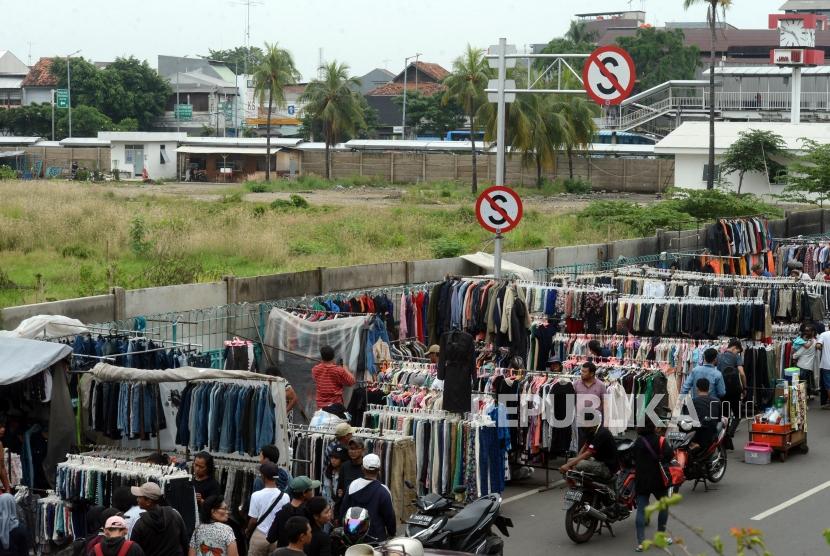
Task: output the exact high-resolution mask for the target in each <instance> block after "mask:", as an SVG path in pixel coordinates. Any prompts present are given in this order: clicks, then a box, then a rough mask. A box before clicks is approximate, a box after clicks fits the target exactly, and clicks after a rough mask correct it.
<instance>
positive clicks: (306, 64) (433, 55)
mask: <svg viewBox="0 0 830 556" xmlns="http://www.w3.org/2000/svg"><path fill="white" fill-rule="evenodd" d="M244 2H245V0H190V1H184V0H141V1H139V2H127V1H124V0H106V1H105V0H28V1H27V2H14V3H9V4H8V5H6V6H5V8H4V9H3V33H2V34H0V50H3V49H7V50H11V51H12V52H14V53H15V54H16V55H17V56H18V57H19V58H20V59H21V60H23V62H28V58H29V53H30V51H31V59H32V61H33V62H34V61H36V60H37V59H38V58H39V57H41V56H54V55H56V54H61V55H66V54H68V53H71V52H73V51H75V50H78V49H81V50H82V52H81V55H82V56H84V57H85V58H87V59H92V60H96V61H105V60H113V59H114V58H116V57H117V56H123V55H134V56H136V57H138V58H140V59H146V60H147V61H148V62H149V63H150V65H151V66H153V67H156V66H157V63H158V62H157V56H158V55H159V54H167V55H173V56H184V55H188V56H194V55H197V54H207V51H208V49H209V48H214V49H222V48H230V47H234V46H239V45H244V44H245V27H246V25H245V20H246V7H245V6H244ZM783 3H784V0H734V2H733V8H732V9H731V10H730V11H729V12H728V14H727V21H728V22H729V23H731V24H733V25H735V26H737V27H742V28H756V29H757V28H766V26H767V14H768V13H775V12H777V11H778V9H779V7H780V6H781V5H782V4H783ZM12 4H13V5H12ZM628 6H629V2H628V1H627V0H581V1H579V2H571V1H567V0H544V1H543V0H536V1H529V0H525V1H519V0H501V1H497V0H475V1H473V0H418V1H409V0H294V1H293V2H287V1H283V0H258V5H254V6H252V8H251V44H253V45H262V43H263V42H264V41H269V42H272V41H278V42H279V43H280V45H282V46H283V47H286V48H288V49H289V50H290V51H291V52H292V53H293V54H294V58H295V60H296V63H297V67H298V69H299V70H300V71H301V72H302V74H303V76H304V77H305V78H309V77H313V76H314V74H315V69H316V67H317V62H318V57H319V49H320V48H322V49H323V57H324V59H326V60H331V59H333V58H336V59H337V60H342V61H345V62H347V63H348V64H349V65H350V66H351V67H352V69H353V72H354V73H355V74H356V75H362V74H363V73H365V72H367V71H368V70H370V69H372V68H374V67H387V68H388V69H390V70H392V71H399V70H400V69H402V68H403V61H404V57H406V56H410V55H413V54H415V53H416V52H421V53H422V54H423V55H422V56H421V60H424V61H430V62H437V63H439V64H441V65H443V66H445V67H446V68H448V69H449V68H450V66H451V63H452V60H453V58H455V57H456V56H457V55H458V54H459V53H460V52H461V51H462V50H463V48H464V46H465V45H466V44H467V43H470V44H473V45H475V46H481V47H486V46H488V45H490V44H494V43H496V42H498V38H499V37H502V36H503V37H506V38H507V40H508V43H509V44H515V45H517V47H518V48H519V49H520V51H521V49H522V48H524V45H525V44H530V43H541V42H547V41H548V40H549V39H551V38H552V37H555V36H560V35H561V34H562V33H564V31H565V30H566V29H567V26H568V22H569V21H570V19H571V16H572V14H573V12H575V11H579V12H601V11H613V10H624V9H628ZM631 7H632V8H633V9H640V8H641V0H632V2H631ZM645 10H646V12H647V19H648V22H649V23H652V24H655V25H662V24H663V23H665V22H667V21H692V20H698V21H700V20H703V19H705V8H704V7H703V6H697V7H695V8H693V9H692V10H690V11H689V12H685V11H684V10H683V7H682V1H681V0H646V1H645ZM30 43H31V46H30Z"/></svg>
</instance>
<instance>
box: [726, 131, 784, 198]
mask: <svg viewBox="0 0 830 556" xmlns="http://www.w3.org/2000/svg"><path fill="white" fill-rule="evenodd" d="M786 156H787V151H786V145H785V143H784V139H783V138H782V137H781V136H780V135H778V134H777V133H774V132H772V131H765V130H760V129H751V130H749V131H742V132H741V133H740V134H739V136H738V140H737V141H735V142H734V143H732V145H731V146H730V147H729V148H728V149H727V150H726V152H725V153H724V155H723V162H722V163H721V171H722V172H723V173H724V174H732V173H734V172H738V195H740V194H741V187H742V186H743V183H744V174H746V173H747V172H758V173H762V174H766V175H767V180H769V178H770V176H776V175H777V174H778V172H779V171H780V170H781V169H782V168H783V166H782V165H781V164H780V163H778V162H777V161H776V160H775V157H778V158H782V157H786Z"/></svg>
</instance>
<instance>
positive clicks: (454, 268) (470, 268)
mask: <svg viewBox="0 0 830 556" xmlns="http://www.w3.org/2000/svg"><path fill="white" fill-rule="evenodd" d="M409 265H410V273H409V276H410V280H409V281H410V283H412V284H420V283H422V282H435V281H438V280H443V279H444V277H445V276H448V275H449V276H469V275H470V274H475V273H477V272H479V268H478V267H477V266H476V265H474V264H473V263H471V262H467V261H465V260H464V259H462V258H461V257H453V258H451V259H433V260H425V261H412V262H411V263H409Z"/></svg>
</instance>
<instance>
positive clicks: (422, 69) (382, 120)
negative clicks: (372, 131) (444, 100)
mask: <svg viewBox="0 0 830 556" xmlns="http://www.w3.org/2000/svg"><path fill="white" fill-rule="evenodd" d="M449 74H450V72H448V71H447V70H446V69H444V68H443V67H441V66H440V65H438V64H431V63H428V62H411V63H410V64H409V65H408V66H407V67H406V69H405V70H404V71H402V72H400V73H399V74H398V75H396V76H395V78H394V79H393V80H392V81H390V82H389V83H387V84H385V85H381V86H380V87H376V88H375V89H373V90H371V91H369V93H368V94H367V95H366V100H367V101H368V103H369V106H371V107H372V108H374V109H375V110H377V111H378V137H379V138H391V137H393V136H394V135H395V128H396V127H399V126H401V125H402V119H403V108H402V106H400V105H399V104H397V103H396V102H395V97H400V96H403V91H404V82H405V83H406V90H407V93H418V94H421V95H427V96H429V95H434V94H436V93H443V92H444V86H443V85H442V84H441V81H443V80H444V78H445V77H447V76H448V75H449ZM401 132H402V130H399V131H398V132H397V135H400V134H401Z"/></svg>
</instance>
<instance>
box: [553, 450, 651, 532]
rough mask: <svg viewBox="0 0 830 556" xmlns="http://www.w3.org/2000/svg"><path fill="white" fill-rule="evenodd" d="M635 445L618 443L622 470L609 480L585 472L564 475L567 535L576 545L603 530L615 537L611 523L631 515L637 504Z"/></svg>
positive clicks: (569, 472)
mask: <svg viewBox="0 0 830 556" xmlns="http://www.w3.org/2000/svg"><path fill="white" fill-rule="evenodd" d="M633 445H634V442H633V441H631V440H624V441H621V442H619V443H618V444H617V456H618V458H619V461H620V470H619V471H618V472H617V474H616V475H615V476H614V477H613V478H612V479H611V480H610V481H607V482H606V481H601V480H600V479H599V478H598V477H596V476H595V475H592V474H590V473H586V472H584V471H576V470H570V471H568V472H566V473H565V481H566V483H567V484H568V488H567V490H565V532H566V533H567V534H568V537H569V538H570V539H571V540H572V541H573V542H575V543H577V544H582V543H586V542H588V541H589V540H591V537H593V536H594V533H596V532H598V531H600V530H601V529H602V528H603V527H606V528H607V529H608V531H609V533H611V536H614V531H613V529H611V524H612V523H616V522H618V521H622V520H624V519H626V518H628V517H629V516H630V515H631V512H632V511H633V510H634V502H635V493H634V460H633V458H632V455H631V447H632V446H633Z"/></svg>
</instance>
